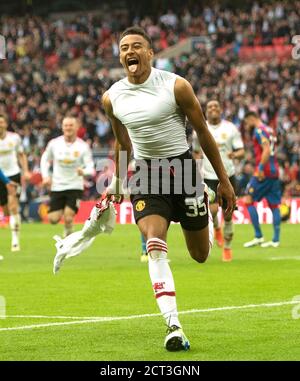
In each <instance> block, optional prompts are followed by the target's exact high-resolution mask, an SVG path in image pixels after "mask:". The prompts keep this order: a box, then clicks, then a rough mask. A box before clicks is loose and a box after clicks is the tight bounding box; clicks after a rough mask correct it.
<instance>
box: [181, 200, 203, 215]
mask: <svg viewBox="0 0 300 381" xmlns="http://www.w3.org/2000/svg"><path fill="white" fill-rule="evenodd" d="M184 202H185V205H186V206H187V207H188V211H187V212H186V215H187V217H197V216H201V217H202V216H204V215H205V214H207V206H206V203H205V200H204V196H199V197H186V198H185V200H184Z"/></svg>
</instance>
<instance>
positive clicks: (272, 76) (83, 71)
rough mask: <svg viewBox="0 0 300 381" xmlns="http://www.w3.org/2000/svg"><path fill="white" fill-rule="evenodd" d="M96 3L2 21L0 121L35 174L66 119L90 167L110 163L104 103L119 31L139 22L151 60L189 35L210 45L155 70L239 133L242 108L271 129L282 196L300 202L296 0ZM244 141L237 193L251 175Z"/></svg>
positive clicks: (36, 191) (33, 190)
mask: <svg viewBox="0 0 300 381" xmlns="http://www.w3.org/2000/svg"><path fill="white" fill-rule="evenodd" d="M102 3H103V6H102V7H100V8H99V9H98V10H97V11H84V12H82V11H81V12H76V11H74V12H72V13H56V14H50V15H48V16H38V15H35V14H32V12H31V14H28V15H27V16H22V17H16V16H10V15H2V16H0V25H1V30H0V33H1V34H2V35H4V37H5V38H6V42H7V59H6V60H4V61H1V63H0V113H2V112H5V113H7V114H8V115H9V119H10V127H11V129H12V130H15V131H16V132H18V133H20V134H21V136H22V138H23V143H24V146H25V149H26V151H27V152H28V154H29V160H30V167H31V170H32V171H33V172H38V171H39V164H38V162H39V158H40V155H41V152H42V151H43V149H44V147H45V145H46V143H47V141H48V140H50V139H51V138H53V137H55V136H57V135H59V134H60V123H61V120H62V117H63V115H64V114H65V112H66V111H71V112H72V113H73V114H74V115H76V116H78V118H79V120H80V122H81V129H80V137H83V138H84V139H85V140H86V141H87V142H89V144H90V145H91V147H92V149H93V153H94V156H95V159H97V158H101V157H107V156H109V155H110V151H111V149H112V146H113V135H112V131H111V128H110V125H109V122H108V120H107V118H106V116H105V115H104V112H103V110H102V107H101V104H100V99H101V95H102V94H103V92H104V91H105V90H106V89H107V88H108V87H109V86H110V85H111V84H112V83H113V82H114V81H115V80H116V79H118V75H117V76H116V74H115V75H113V73H114V72H113V70H112V69H114V68H118V67H119V62H118V37H119V33H120V31H122V30H123V29H124V28H126V27H127V26H129V25H132V24H139V25H141V26H142V27H143V28H145V29H146V31H147V32H148V33H149V34H150V35H151V37H152V39H153V46H154V50H155V52H156V53H159V52H163V51H166V49H167V48H169V47H170V46H176V44H179V43H182V42H183V41H185V40H186V39H188V38H191V37H198V36H201V37H205V38H206V40H207V41H209V43H210V47H209V49H208V48H207V46H205V44H204V45H203V46H198V47H197V48H195V47H194V48H193V51H192V52H191V53H187V52H186V53H185V52H183V53H180V54H179V55H177V56H175V57H174V56H173V57H164V58H160V59H158V58H157V59H156V60H155V61H154V65H155V66H157V67H159V68H161V69H165V70H170V71H175V72H176V73H178V74H179V75H182V76H183V77H185V78H187V79H188V80H189V81H190V82H191V83H192V85H193V87H194V89H195V92H196V94H197V96H198V98H199V100H200V102H201V104H202V106H204V105H205V103H206V102H207V101H208V100H209V99H211V98H212V97H217V98H218V99H219V100H220V101H221V103H222V104H223V106H224V116H225V117H226V118H227V119H231V120H232V121H233V122H234V123H235V124H236V125H238V126H240V125H241V120H242V118H243V116H244V114H245V112H246V111H247V110H254V111H257V112H258V113H259V114H260V116H261V117H262V119H263V120H264V121H265V122H267V123H269V124H270V125H271V126H272V127H273V128H274V130H275V131H276V135H277V137H278V152H279V160H280V171H281V175H280V178H281V181H282V184H283V187H284V189H285V195H286V196H300V118H299V114H300V113H299V110H300V70H299V62H300V60H296V59H292V57H291V50H292V44H291V39H292V36H294V35H297V34H299V35H300V1H296V2H287V1H277V2H273V3H268V4H263V5H260V4H259V3H258V2H254V3H252V2H245V4H243V6H240V7H239V5H237V6H235V7H232V6H223V5H222V6H221V5H220V4H218V3H217V4H214V5H209V4H210V3H209V2H207V4H208V5H206V6H204V7H201V6H200V5H199V4H194V3H195V2H191V1H186V2H184V6H183V5H181V6H177V7H176V8H175V7H174V8H172V7H170V8H169V9H168V8H160V9H156V11H155V12H154V8H151V7H149V8H147V10H145V9H141V7H136V9H134V8H133V7H131V8H126V7H125V6H122V5H120V6H119V8H118V7H117V8H115V7H113V8H110V6H109V2H102ZM121 3H122V2H121ZM121 3H120V4H121ZM163 3H164V2H163ZM181 4H182V2H181ZM123 5H124V4H123ZM171 5H172V3H171ZM154 6H155V2H152V7H154ZM249 15H250V16H251V17H249ZM117 73H118V71H117ZM241 129H242V126H241ZM245 139H246V147H247V149H248V151H247V152H248V153H247V155H246V159H245V160H244V161H243V162H242V164H241V165H239V179H240V192H241V194H242V193H243V190H244V188H243V187H244V184H246V183H247V178H249V176H250V175H251V173H252V170H253V166H252V164H253V158H252V156H251V154H250V150H251V146H250V143H249V139H248V140H247V136H245ZM94 181H95V179H90V180H88V181H87V183H86V184H87V189H86V193H85V198H86V199H89V198H93V197H96V196H97V194H96V191H95V186H94ZM26 194H27V199H32V198H34V197H38V196H41V195H43V194H44V190H43V188H42V187H41V186H40V185H39V184H38V181H34V184H28V185H27V190H26Z"/></svg>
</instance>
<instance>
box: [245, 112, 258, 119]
mask: <svg viewBox="0 0 300 381" xmlns="http://www.w3.org/2000/svg"><path fill="white" fill-rule="evenodd" d="M248 116H253V117H254V118H257V119H259V116H258V114H257V113H256V112H255V111H248V112H246V114H245V116H244V119H246V118H248Z"/></svg>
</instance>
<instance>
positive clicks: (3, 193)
mask: <svg viewBox="0 0 300 381" xmlns="http://www.w3.org/2000/svg"><path fill="white" fill-rule="evenodd" d="M7 177H8V178H9V179H10V180H11V181H14V182H15V183H17V184H19V185H20V186H18V189H17V197H20V194H21V174H20V173H18V174H17V175H13V176H7ZM7 196H8V193H7V188H6V185H5V184H4V183H2V181H1V182H0V205H1V206H4V205H7V202H8V198H7Z"/></svg>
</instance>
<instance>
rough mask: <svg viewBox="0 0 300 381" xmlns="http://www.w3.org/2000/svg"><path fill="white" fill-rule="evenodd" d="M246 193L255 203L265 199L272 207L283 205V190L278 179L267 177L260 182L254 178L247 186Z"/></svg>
mask: <svg viewBox="0 0 300 381" xmlns="http://www.w3.org/2000/svg"><path fill="white" fill-rule="evenodd" d="M246 192H247V194H248V195H249V196H251V197H252V199H253V201H260V200H262V199H263V198H265V199H266V200H267V201H268V203H269V205H272V206H276V205H279V204H280V203H281V188H280V183H279V180H278V179H272V178H268V177H267V178H265V179H264V180H263V181H259V180H258V179H257V177H254V176H253V177H251V179H250V181H249V183H248V185H247V190H246Z"/></svg>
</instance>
